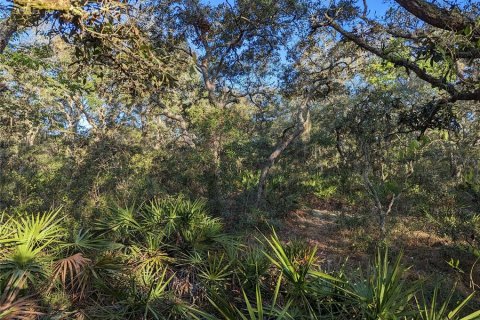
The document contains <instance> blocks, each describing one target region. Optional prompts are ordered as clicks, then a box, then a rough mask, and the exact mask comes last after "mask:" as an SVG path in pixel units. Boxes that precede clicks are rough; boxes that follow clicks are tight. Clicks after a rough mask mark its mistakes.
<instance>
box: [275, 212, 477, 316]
mask: <svg viewBox="0 0 480 320" xmlns="http://www.w3.org/2000/svg"><path fill="white" fill-rule="evenodd" d="M362 216H363V217H360V218H359V217H358V215H357V216H356V215H355V214H354V213H352V212H351V210H345V209H342V208H340V209H339V208H338V206H335V205H331V204H329V203H317V204H316V205H315V206H314V208H307V209H301V210H296V211H293V212H290V213H289V214H288V215H287V217H286V219H285V221H284V223H283V224H282V225H283V227H282V228H281V229H280V230H277V231H278V233H279V235H280V238H282V239H285V240H286V241H289V240H290V241H291V240H302V241H308V242H309V243H311V244H313V245H316V246H317V247H318V255H319V258H320V259H321V261H322V265H323V267H324V268H325V270H330V269H337V270H338V267H339V266H345V267H346V268H349V269H355V268H358V267H360V268H362V269H365V268H366V267H367V266H368V264H369V263H370V262H372V260H373V259H374V253H375V250H376V249H375V248H376V244H377V243H378V241H379V240H378V239H379V238H380V233H379V230H378V228H376V224H377V222H376V219H375V217H374V216H370V217H365V216H364V215H363V214H362ZM393 219H395V223H394V224H393V227H392V230H391V232H390V233H389V241H388V243H389V246H390V248H391V249H390V250H391V252H392V253H393V254H396V253H398V252H399V251H401V250H403V253H404V256H403V263H404V265H406V266H408V267H411V268H410V269H409V271H408V277H409V279H411V280H415V279H424V280H425V279H429V281H426V284H425V285H426V286H427V287H428V286H430V287H431V288H433V287H434V286H435V285H436V284H438V283H439V282H440V281H446V282H447V283H445V284H444V285H446V288H451V287H452V286H453V285H454V284H455V283H457V289H458V291H459V292H460V293H461V295H467V294H468V293H470V292H471V291H472V290H471V287H472V281H473V282H474V283H475V284H477V285H480V261H477V263H476V261H475V260H476V259H475V256H474V255H473V254H470V253H469V252H467V251H466V250H465V249H462V246H461V244H459V243H454V242H453V241H451V240H450V239H448V238H446V237H440V236H438V235H437V234H435V232H434V229H433V228H431V227H430V228H429V226H428V225H425V223H422V222H421V221H417V220H416V219H415V218H411V217H392V220H393ZM347 259H348V260H347ZM451 259H453V260H457V259H458V261H459V265H458V266H459V268H458V269H455V268H452V267H451V266H450V265H449V263H448V262H449V261H451ZM427 283H428V285H427ZM445 294H448V290H446V292H445ZM475 300H476V303H474V305H475V308H477V307H480V297H478V296H477V297H476V299H475Z"/></svg>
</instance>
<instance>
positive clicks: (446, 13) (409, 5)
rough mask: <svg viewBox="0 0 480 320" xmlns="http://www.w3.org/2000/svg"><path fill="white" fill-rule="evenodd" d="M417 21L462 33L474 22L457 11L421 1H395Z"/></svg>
mask: <svg viewBox="0 0 480 320" xmlns="http://www.w3.org/2000/svg"><path fill="white" fill-rule="evenodd" d="M395 2H397V3H398V4H399V5H400V6H402V7H403V8H404V9H405V10H407V11H408V12H410V13H411V14H413V15H414V16H415V17H417V18H418V19H420V20H422V21H425V22H426V23H428V24H430V25H432V26H434V27H436V28H440V29H443V30H449V31H455V32H459V31H463V30H464V29H465V28H467V27H468V26H472V27H473V25H474V22H473V21H471V20H470V19H468V18H467V17H465V16H463V15H462V14H461V13H460V12H459V11H458V10H447V9H443V8H440V7H438V6H436V5H434V4H432V3H429V2H427V1H423V0H395Z"/></svg>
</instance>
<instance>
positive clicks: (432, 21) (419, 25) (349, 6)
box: [312, 0, 480, 132]
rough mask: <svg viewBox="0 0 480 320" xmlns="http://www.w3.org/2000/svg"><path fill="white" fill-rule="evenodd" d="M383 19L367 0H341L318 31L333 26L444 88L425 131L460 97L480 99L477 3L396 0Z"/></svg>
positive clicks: (429, 110) (321, 18)
mask: <svg viewBox="0 0 480 320" xmlns="http://www.w3.org/2000/svg"><path fill="white" fill-rule="evenodd" d="M396 2H397V4H398V5H399V7H396V8H392V9H391V10H390V11H389V12H388V13H387V14H386V16H385V18H384V19H383V20H380V19H375V18H372V17H371V16H370V15H369V11H368V7H367V5H366V2H365V1H363V6H355V3H356V1H341V2H339V4H338V5H337V6H333V7H330V8H324V9H323V10H321V11H319V12H318V14H317V16H316V18H315V19H314V21H313V23H312V30H313V31H315V30H318V29H319V28H321V27H325V26H328V27H330V28H332V29H334V30H336V31H337V32H338V33H339V34H340V35H341V36H342V37H343V38H344V39H345V40H346V41H351V42H353V43H355V44H356V45H357V46H358V47H359V48H360V49H362V50H365V51H367V52H370V53H372V54H374V55H376V56H378V57H380V58H381V59H383V60H385V61H388V62H391V63H393V64H394V65H395V66H396V67H399V68H403V69H405V70H406V72H412V73H413V74H415V75H416V76H417V77H418V78H420V79H422V80H423V81H426V82H427V83H429V84H430V85H431V86H432V87H433V88H436V89H439V95H438V96H437V97H435V98H434V99H433V100H431V101H430V102H429V103H427V104H426V105H425V106H424V109H425V111H426V112H424V113H425V114H424V118H423V119H422V120H421V122H422V128H419V129H420V130H421V131H422V132H424V131H425V130H427V128H429V127H430V125H431V123H432V121H433V119H434V118H435V116H436V115H437V113H439V112H441V111H442V109H445V108H449V106H450V105H451V104H452V103H454V102H456V101H480V89H479V88H478V84H479V83H478V79H479V78H478V72H477V70H479V68H478V64H479V61H480V50H479V49H480V43H479V41H478V40H479V26H478V23H477V21H476V20H475V12H476V10H478V6H477V5H476V4H474V3H473V4H472V3H467V4H465V5H463V6H462V5H461V4H460V3H457V2H453V3H449V5H450V6H449V7H448V6H447V4H445V5H443V6H442V5H440V4H438V3H435V2H429V1H423V0H419V1H396Z"/></svg>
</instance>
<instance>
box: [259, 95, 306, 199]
mask: <svg viewBox="0 0 480 320" xmlns="http://www.w3.org/2000/svg"><path fill="white" fill-rule="evenodd" d="M308 103H309V99H306V100H305V102H304V103H303V104H302V105H301V106H300V109H299V110H298V114H297V124H296V128H295V131H293V132H292V133H291V134H289V135H287V136H285V135H284V136H283V137H282V140H281V141H280V142H279V143H277V145H276V146H275V149H274V150H273V152H272V153H271V154H270V156H269V157H268V158H267V161H265V163H264V164H263V166H262V168H261V170H260V178H259V180H258V187H257V200H256V206H257V207H258V206H259V205H260V203H261V202H262V199H263V195H264V193H265V186H266V184H267V179H268V175H269V172H270V169H271V168H272V167H273V165H274V164H275V162H276V161H277V160H278V158H279V157H280V155H281V154H282V152H283V151H284V150H285V149H287V148H288V146H289V145H290V144H291V143H292V142H293V141H294V140H295V139H297V138H298V137H299V136H301V135H302V133H304V132H305V129H306V126H307V119H308V118H309V107H308ZM304 113H305V116H304Z"/></svg>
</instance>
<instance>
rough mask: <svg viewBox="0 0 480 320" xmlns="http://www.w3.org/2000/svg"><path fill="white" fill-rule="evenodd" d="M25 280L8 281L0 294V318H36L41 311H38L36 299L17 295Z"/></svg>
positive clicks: (4, 319)
mask: <svg viewBox="0 0 480 320" xmlns="http://www.w3.org/2000/svg"><path fill="white" fill-rule="evenodd" d="M24 281H25V280H20V282H18V281H13V280H12V279H11V280H10V281H9V282H8V284H7V285H6V287H5V289H4V290H3V292H2V293H1V294H0V319H3V320H16V319H18V320H30V319H36V318H37V317H38V316H39V315H41V314H42V313H41V312H39V311H38V309H39V308H38V305H37V303H36V300H34V299H33V298H32V297H28V296H27V297H19V296H18V294H19V292H20V290H21V288H22V287H23V286H24Z"/></svg>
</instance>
